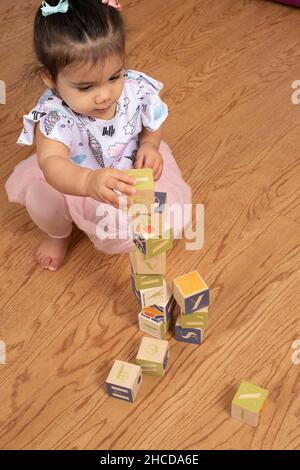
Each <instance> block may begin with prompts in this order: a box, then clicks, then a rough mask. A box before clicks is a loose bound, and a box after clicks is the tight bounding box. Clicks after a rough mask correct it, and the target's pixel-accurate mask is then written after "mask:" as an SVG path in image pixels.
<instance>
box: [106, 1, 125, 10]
mask: <svg viewBox="0 0 300 470" xmlns="http://www.w3.org/2000/svg"><path fill="white" fill-rule="evenodd" d="M102 3H103V4H105V5H108V6H109V7H113V8H115V9H116V10H118V11H122V5H121V4H120V2H119V1H118V0H102Z"/></svg>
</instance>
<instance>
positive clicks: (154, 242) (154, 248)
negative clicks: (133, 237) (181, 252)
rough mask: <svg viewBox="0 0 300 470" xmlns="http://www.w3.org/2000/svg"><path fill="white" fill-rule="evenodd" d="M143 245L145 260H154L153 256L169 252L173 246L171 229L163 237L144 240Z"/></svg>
mask: <svg viewBox="0 0 300 470" xmlns="http://www.w3.org/2000/svg"><path fill="white" fill-rule="evenodd" d="M145 244H146V258H154V257H155V256H158V255H161V254H162V253H165V252H166V251H169V250H171V249H172V246H173V232H172V229H171V228H170V229H168V230H167V231H166V232H165V234H164V236H163V237H158V238H148V239H146V240H145Z"/></svg>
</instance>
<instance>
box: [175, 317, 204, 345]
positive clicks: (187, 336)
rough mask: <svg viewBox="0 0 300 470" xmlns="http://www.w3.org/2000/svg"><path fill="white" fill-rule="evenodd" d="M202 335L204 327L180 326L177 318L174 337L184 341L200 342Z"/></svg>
mask: <svg viewBox="0 0 300 470" xmlns="http://www.w3.org/2000/svg"><path fill="white" fill-rule="evenodd" d="M203 337H204V329H201V328H182V326H181V325H180V322H179V320H177V322H176V325H175V338H176V340H177V341H182V342H184V343H192V344H201V343H202V341H203Z"/></svg>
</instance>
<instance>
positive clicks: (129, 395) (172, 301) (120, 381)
mask: <svg viewBox="0 0 300 470" xmlns="http://www.w3.org/2000/svg"><path fill="white" fill-rule="evenodd" d="M125 173H126V174H128V175H130V176H132V177H133V178H134V179H135V180H136V181H137V184H136V185H135V189H136V194H135V196H134V198H133V203H134V210H135V214H133V223H132V230H133V233H132V235H133V241H134V244H135V246H136V249H135V251H134V252H132V253H130V255H129V256H130V263H131V282H132V289H133V292H134V295H135V296H136V298H137V300H138V301H139V303H140V305H141V308H142V310H141V311H140V313H139V315H138V320H139V327H140V330H141V331H143V332H145V333H147V334H149V335H150V336H151V337H143V338H142V342H141V345H140V348H139V351H138V354H137V357H136V364H130V363H127V362H123V361H119V360H117V361H115V363H114V365H113V367H112V369H111V371H110V374H109V376H108V378H107V380H106V388H107V393H108V394H109V395H110V396H112V397H114V398H118V399H120V400H125V401H129V402H133V401H134V399H135V397H136V395H137V392H138V390H139V388H140V385H141V382H142V373H143V374H149V375H156V376H159V377H162V376H163V375H164V373H165V370H166V367H167V364H168V360H169V347H168V341H165V340H164V339H163V338H164V337H165V335H166V333H167V331H168V330H169V328H170V326H171V324H172V318H173V312H174V309H175V307H176V304H177V303H178V305H179V306H180V308H181V315H180V317H179V319H178V321H177V324H176V339H177V340H178V341H184V342H189V343H197V344H201V342H202V339H203V331H204V328H206V327H207V321H208V304H209V289H208V287H207V285H206V284H205V282H204V280H203V279H202V278H201V277H200V275H199V274H198V273H197V271H194V272H192V273H189V274H185V275H184V276H180V277H178V278H176V279H175V280H174V282H173V289H171V288H169V287H168V286H167V283H166V281H165V278H164V276H165V274H166V264H167V263H166V257H167V252H168V251H169V250H171V248H172V245H173V234H172V228H171V227H170V226H169V225H168V215H167V214H166V208H165V204H166V198H167V194H166V193H163V192H156V193H155V192H154V181H153V173H152V170H151V169H142V170H135V169H132V170H126V171H125ZM153 209H154V212H153ZM151 211H152V212H151Z"/></svg>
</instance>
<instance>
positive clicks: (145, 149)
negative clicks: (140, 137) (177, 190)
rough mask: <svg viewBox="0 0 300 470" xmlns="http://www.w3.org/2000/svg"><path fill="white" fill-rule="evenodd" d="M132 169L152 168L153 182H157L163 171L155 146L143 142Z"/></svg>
mask: <svg viewBox="0 0 300 470" xmlns="http://www.w3.org/2000/svg"><path fill="white" fill-rule="evenodd" d="M134 167H135V168H136V169H138V168H152V169H153V178H154V181H156V180H159V178H160V177H161V174H162V171H163V159H162V156H161V154H160V153H159V151H158V150H157V147H156V145H155V144H152V143H151V142H145V143H144V144H142V145H141V146H140V148H139V150H138V153H137V155H136V160H135V165H134Z"/></svg>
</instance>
